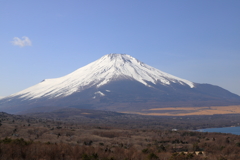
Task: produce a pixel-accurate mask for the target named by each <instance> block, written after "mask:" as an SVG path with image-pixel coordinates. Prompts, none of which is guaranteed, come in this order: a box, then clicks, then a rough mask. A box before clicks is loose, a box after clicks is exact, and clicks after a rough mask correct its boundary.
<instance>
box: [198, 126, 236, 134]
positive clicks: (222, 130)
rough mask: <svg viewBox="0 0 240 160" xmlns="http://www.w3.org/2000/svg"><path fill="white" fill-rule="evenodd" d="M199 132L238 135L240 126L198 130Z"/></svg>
mask: <svg viewBox="0 0 240 160" xmlns="http://www.w3.org/2000/svg"><path fill="white" fill-rule="evenodd" d="M197 131H199V132H220V133H231V134H235V135H240V126H238V127H225V128H206V129H199V130H197Z"/></svg>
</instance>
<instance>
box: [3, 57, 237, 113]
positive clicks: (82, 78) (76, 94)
mask: <svg viewBox="0 0 240 160" xmlns="http://www.w3.org/2000/svg"><path fill="white" fill-rule="evenodd" d="M239 102H240V98H239V96H237V95H235V94H233V93H230V92H229V91H227V90H224V89H222V88H220V87H217V86H213V85H209V84H198V83H193V82H190V81H188V80H184V79H181V78H178V77H175V76H173V75H170V74H167V73H165V72H162V71H160V70H158V69H156V68H153V67H151V66H149V65H147V64H144V63H143V62H140V61H138V60H137V59H135V58H133V57H131V56H129V55H125V54H109V55H105V56H103V57H102V58H100V59H99V60H96V61H94V62H92V63H90V64H88V65H86V66H84V67H82V68H80V69H78V70H76V71H74V72H72V73H70V74H68V75H66V76H63V77H60V78H55V79H46V80H43V81H42V82H41V83H39V84H37V85H34V86H32V87H30V88H27V89H25V90H23V91H20V92H18V93H15V94H12V95H10V96H8V97H5V98H3V99H1V100H0V110H3V111H9V112H19V111H23V110H27V109H29V108H32V107H40V106H76V107H80V108H93V109H105V110H114V111H126V110H142V109H146V108H149V107H150V108H151V107H159V106H160V107H161V106H183V105H192V106H193V105H195V106H206V105H227V104H238V103H239ZM239 104H240V103H239Z"/></svg>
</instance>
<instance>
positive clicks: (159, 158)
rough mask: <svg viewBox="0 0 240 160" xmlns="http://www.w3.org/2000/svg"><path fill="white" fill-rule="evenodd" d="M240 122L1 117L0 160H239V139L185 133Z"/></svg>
mask: <svg viewBox="0 0 240 160" xmlns="http://www.w3.org/2000/svg"><path fill="white" fill-rule="evenodd" d="M74 113H75V114H74ZM40 117H41V118H40ZM239 122H240V118H239V115H228V116H222V115H215V116H193V117H192V116H184V117H167V116H166V117H158V116H157V117H156V116H140V115H125V114H118V113H114V112H103V111H99V112H97V111H91V110H77V109H72V110H68V109H62V110H58V111H55V112H49V113H36V114H31V116H29V115H28V116H26V115H9V114H6V113H3V112H1V113H0V159H1V160H8V159H16V160H18V159H44V160H51V159H66V160H68V159H73V160H75V159H80V160H153V159H155V160H190V159H191V160H237V159H240V157H239V153H240V136H238V135H231V134H220V133H203V132H196V131H190V130H189V129H194V128H195V129H197V128H202V127H204V126H205V127H216V126H228V125H237V124H238V125H239ZM173 128H178V129H173Z"/></svg>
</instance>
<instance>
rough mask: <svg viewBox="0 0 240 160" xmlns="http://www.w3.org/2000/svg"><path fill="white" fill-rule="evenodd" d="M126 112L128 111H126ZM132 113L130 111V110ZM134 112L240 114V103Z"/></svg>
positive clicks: (161, 114) (142, 113)
mask: <svg viewBox="0 0 240 160" xmlns="http://www.w3.org/2000/svg"><path fill="white" fill-rule="evenodd" d="M125 113H126V112H125ZM128 113H130V112H128ZM131 113H132V114H140V115H151V116H190V115H216V114H240V105H236V106H210V107H172V108H171V107H170V108H152V109H149V110H143V111H142V112H131Z"/></svg>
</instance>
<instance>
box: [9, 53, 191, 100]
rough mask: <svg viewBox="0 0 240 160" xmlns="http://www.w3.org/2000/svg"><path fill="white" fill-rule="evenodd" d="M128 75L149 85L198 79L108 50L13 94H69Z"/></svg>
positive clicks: (184, 82)
mask: <svg viewBox="0 0 240 160" xmlns="http://www.w3.org/2000/svg"><path fill="white" fill-rule="evenodd" d="M119 78H127V79H133V80H137V81H139V82H140V83H142V84H144V85H146V86H149V87H151V86H150V85H149V83H148V82H152V83H153V84H156V83H161V84H163V85H170V84H171V83H179V84H182V85H188V86H189V87H191V88H193V87H194V83H193V82H190V81H187V80H184V79H181V78H178V77H175V76H172V75H170V74H167V73H165V72H162V71H160V70H158V69H156V68H153V67H151V66H149V65H147V64H144V63H143V62H141V61H139V60H137V59H135V58H133V57H131V56H130V55H126V54H114V53H112V54H108V55H105V56H103V57H101V58H100V59H98V60H96V61H94V62H92V63H90V64H88V65H86V66H84V67H82V68H79V69H77V70H76V71H74V72H72V73H70V74H68V75H66V76H63V77H60V78H55V79H45V80H43V81H42V82H41V83H39V84H37V85H35V86H32V87H30V88H27V89H25V90H23V91H21V92H18V93H16V94H13V95H11V96H16V95H19V96H20V97H22V98H28V99H34V98H40V97H48V96H50V97H58V96H68V95H70V94H72V93H74V92H80V91H82V90H84V89H86V88H88V87H91V86H97V87H100V86H103V85H105V84H107V83H108V82H110V81H112V80H117V79H119Z"/></svg>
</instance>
